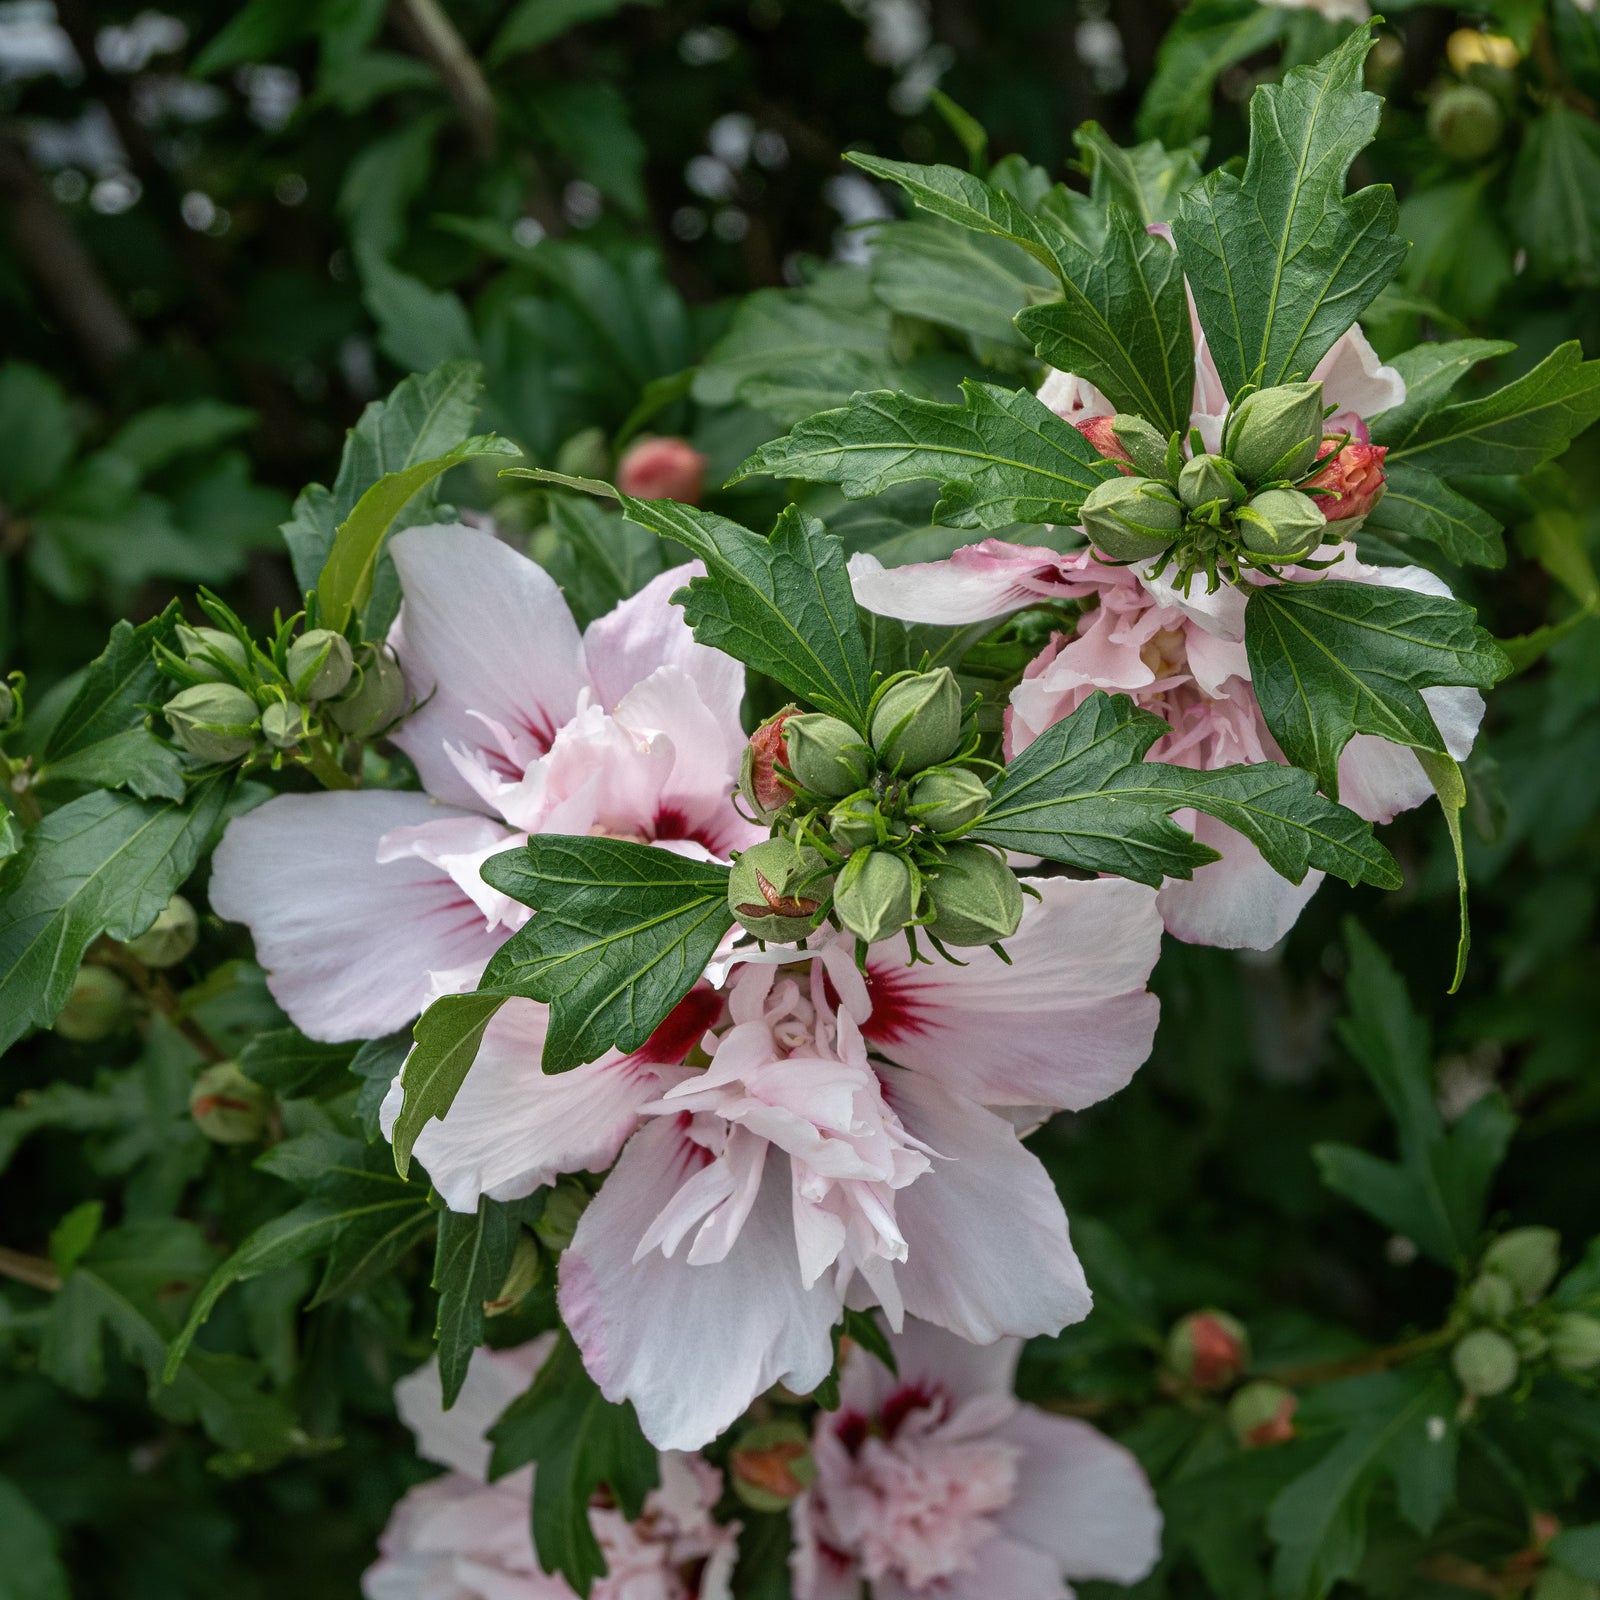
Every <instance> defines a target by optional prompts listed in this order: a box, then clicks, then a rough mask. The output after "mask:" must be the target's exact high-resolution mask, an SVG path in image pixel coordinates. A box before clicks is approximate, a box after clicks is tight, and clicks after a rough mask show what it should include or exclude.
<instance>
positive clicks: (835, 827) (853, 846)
mask: <svg viewBox="0 0 1600 1600" xmlns="http://www.w3.org/2000/svg"><path fill="white" fill-rule="evenodd" d="M828 833H829V836H830V837H831V838H832V839H833V842H834V844H835V845H836V846H837V847H838V849H839V851H840V853H841V854H842V855H849V854H850V852H851V851H852V850H861V849H864V848H865V847H867V846H868V845H874V844H877V843H878V803H877V801H875V800H874V799H873V798H872V796H871V795H867V794H857V795H852V796H851V797H850V798H849V799H848V800H841V801H840V802H839V804H838V805H836V806H835V807H834V808H833V813H832V815H831V816H830V817H829V818H828Z"/></svg>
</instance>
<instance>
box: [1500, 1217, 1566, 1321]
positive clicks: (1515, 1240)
mask: <svg viewBox="0 0 1600 1600" xmlns="http://www.w3.org/2000/svg"><path fill="white" fill-rule="evenodd" d="M1482 1265H1483V1270H1484V1271H1485V1272H1497V1273H1499V1274H1500V1276H1501V1277H1502V1278H1505V1279H1507V1280H1508V1281H1509V1282H1510V1283H1511V1286H1512V1287H1513V1288H1514V1289H1515V1290H1516V1291H1517V1293H1518V1295H1520V1296H1521V1298H1522V1303H1523V1304H1524V1305H1525V1306H1531V1305H1532V1304H1534V1302H1535V1301H1537V1300H1542V1299H1543V1298H1544V1292H1545V1290H1546V1289H1548V1288H1549V1287H1550V1285H1551V1284H1552V1283H1554V1282H1555V1278H1556V1273H1557V1272H1558V1271H1559V1270H1560V1268H1561V1235H1560V1234H1559V1233H1557V1232H1556V1230H1555V1229H1554V1228H1539V1227H1530V1228H1513V1229H1512V1230H1511V1231H1510V1232H1509V1233H1502V1234H1501V1235H1500V1237H1499V1238H1498V1239H1496V1240H1495V1241H1494V1243H1493V1244H1491V1245H1490V1246H1489V1248H1488V1249H1487V1250H1485V1251H1484V1253H1483V1263H1482Z"/></svg>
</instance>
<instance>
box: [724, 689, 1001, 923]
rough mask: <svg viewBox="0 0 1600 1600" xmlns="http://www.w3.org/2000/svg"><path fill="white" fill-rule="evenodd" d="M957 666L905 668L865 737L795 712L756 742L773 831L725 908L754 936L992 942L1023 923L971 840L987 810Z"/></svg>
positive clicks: (751, 781) (764, 814) (753, 756)
mask: <svg viewBox="0 0 1600 1600" xmlns="http://www.w3.org/2000/svg"><path fill="white" fill-rule="evenodd" d="M966 728H967V719H966V717H965V715H964V713H963V707H962V702H961V690H960V687H959V685H958V684H957V682H956V679H955V675H954V674H953V673H952V672H951V671H950V670H949V668H948V667H940V668H937V669H936V670H934V671H932V672H904V673H900V674H897V675H896V676H895V677H893V678H891V679H889V680H888V681H886V682H885V683H884V684H883V685H882V687H881V688H880V689H879V690H878V692H877V694H876V696H875V697H874V700H873V704H872V708H871V715H870V717H869V718H868V719H867V728H866V731H865V732H864V733H863V732H861V731H858V730H857V729H856V728H854V727H852V726H851V725H850V724H849V723H847V722H845V721H843V720H841V719H840V718H838V717H832V716H827V715H824V714H822V713H820V712H814V711H801V710H800V709H799V708H798V707H794V706H787V707H785V708H784V709H783V710H782V711H780V712H779V713H778V714H777V715H776V716H774V717H771V718H769V719H768V721H766V722H765V723H763V724H762V725H761V727H759V728H758V729H757V730H756V731H755V733H754V734H753V735H752V736H751V739H750V743H749V745H748V746H747V748H746V750H745V756H744V764H743V769H742V776H741V781H740V792H741V795H742V796H743V798H744V801H745V803H746V805H748V806H749V807H750V809H751V811H752V812H753V813H754V814H755V815H756V816H757V817H758V818H759V819H760V820H761V821H763V822H767V823H770V824H771V825H772V828H773V837H772V838H770V839H768V840H767V841H766V842H765V843H763V844H758V845H755V846H753V847H752V848H751V849H749V850H746V851H745V852H744V853H743V854H742V855H740V856H739V857H738V858H737V859H736V860H735V862H734V865H733V871H732V873H731V875H730V877H729V882H728V904H729V906H730V907H731V909H732V911H733V914H734V916H735V917H737V918H738V920H739V923H740V925H741V926H742V927H743V928H744V929H745V930H746V931H747V932H748V933H752V934H754V935H755V936H756V937H757V938H758V939H764V940H771V941H773V942H775V943H779V944H790V943H794V942H795V941H797V940H800V939H804V938H805V937H806V936H807V935H808V934H810V933H813V932H814V931H815V930H816V929H817V928H819V927H820V926H821V925H822V923H823V922H824V921H830V920H831V922H832V923H833V925H835V926H837V927H840V928H843V929H845V930H847V931H848V932H850V933H852V934H854V935H855V937H856V938H857V939H858V940H860V941H861V942H862V943H863V944H868V945H870V944H874V943H876V942H877V941H879V940H881V939H887V938H891V937H893V936H894V935H895V934H897V933H899V932H900V931H901V930H902V929H908V930H915V929H921V930H923V931H924V932H926V933H927V934H928V935H929V936H930V937H931V938H932V939H933V940H935V941H936V943H937V944H939V945H941V946H942V945H961V946H965V945H984V944H995V943H997V942H999V941H1000V940H1002V939H1007V938H1009V937H1010V936H1011V935H1012V934H1013V933H1015V932H1016V929H1017V924H1018V923H1019V922H1020V921H1021V920H1022V890H1021V887H1020V886H1019V885H1018V883H1017V879H1016V876H1015V875H1014V874H1013V873H1012V871H1011V869H1010V868H1009V867H1008V866H1007V865H1006V863H1005V861H1004V859H1003V858H1002V857H1001V855H1000V854H999V853H998V852H997V851H995V850H992V849H990V848H988V847H987V846H985V845H980V844H975V843H972V842H970V841H964V840H963V839H962V835H963V834H965V833H967V832H968V831H969V830H970V829H972V828H973V827H974V826H975V825H976V824H977V823H978V822H979V821H980V820H981V819H982V817H983V815H984V813H985V812H986V811H987V810H988V807H989V788H988V785H987V784H986V783H985V782H984V780H983V778H982V777H981V776H980V775H979V773H978V772H977V771H976V770H975V769H974V765H973V753H972V752H973V750H974V748H975V746H976V737H975V736H971V737H969V736H968V735H967V733H966Z"/></svg>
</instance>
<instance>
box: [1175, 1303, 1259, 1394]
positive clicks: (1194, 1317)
mask: <svg viewBox="0 0 1600 1600" xmlns="http://www.w3.org/2000/svg"><path fill="white" fill-rule="evenodd" d="M1167 1364H1168V1365H1169V1366H1170V1367H1171V1368H1172V1370H1173V1371H1174V1372H1176V1373H1177V1374H1178V1376H1179V1377H1180V1378H1183V1379H1184V1380H1186V1381H1187V1382H1188V1383H1190V1384H1192V1385H1193V1386H1194V1387H1195V1388H1196V1389H1225V1388H1227V1386H1228V1385H1229V1384H1231V1383H1233V1382H1235V1381H1236V1380H1237V1379H1239V1378H1240V1377H1242V1376H1243V1374H1244V1370H1245V1368H1246V1367H1247V1366H1249V1364H1250V1338H1249V1335H1248V1334H1247V1333H1246V1332H1245V1330H1244V1324H1243V1323H1241V1322H1240V1321H1239V1320H1238V1318H1236V1317H1230V1316H1229V1315H1228V1313H1227V1312H1226V1311H1192V1312H1190V1313H1189V1315H1188V1316H1186V1317H1184V1318H1183V1319H1182V1320H1181V1321H1179V1322H1178V1323H1176V1324H1175V1325H1174V1327H1173V1329H1172V1332H1171V1334H1170V1335H1168V1338H1167Z"/></svg>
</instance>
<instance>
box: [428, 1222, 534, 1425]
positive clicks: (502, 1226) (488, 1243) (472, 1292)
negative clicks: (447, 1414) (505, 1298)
mask: <svg viewBox="0 0 1600 1600" xmlns="http://www.w3.org/2000/svg"><path fill="white" fill-rule="evenodd" d="M522 1212H523V1203H522V1202H520V1201H513V1202H511V1203H509V1204H507V1203H505V1202H502V1201H499V1200H491V1199H490V1198H489V1197H488V1196H487V1195H484V1196H483V1197H482V1198H481V1199H480V1200H479V1201H478V1209H477V1210H476V1211H475V1212H471V1213H463V1212H460V1211H442V1212H440V1214H439V1242H438V1245H437V1247H436V1249H435V1252H434V1258H433V1287H434V1288H435V1289H437V1290H438V1291H439V1316H438V1320H437V1322H436V1323H435V1325H434V1339H435V1341H436V1342H437V1344H438V1347H439V1384H440V1387H441V1389H442V1390H443V1397H444V1407H445V1409H446V1410H447V1411H448V1410H449V1409H450V1407H451V1406H453V1405H454V1404H455V1403H456V1399H457V1397H458V1396H459V1395H460V1393H461V1385H462V1384H463V1383H465V1382H466V1379H467V1367H468V1366H469V1364H470V1363H471V1361H472V1352H473V1351H474V1350H476V1349H477V1348H478V1346H479V1345H480V1344H481V1343H482V1342H483V1324H484V1312H483V1303H484V1301H485V1300H492V1299H494V1297H495V1296H496V1295H497V1294H498V1293H499V1292H500V1286H501V1285H502V1284H503V1283H504V1282H505V1281H506V1273H507V1272H508V1271H509V1270H510V1268H511V1256H512V1252H513V1251H514V1250H515V1249H516V1246H517V1236H518V1234H520V1233H521V1231H522Z"/></svg>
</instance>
